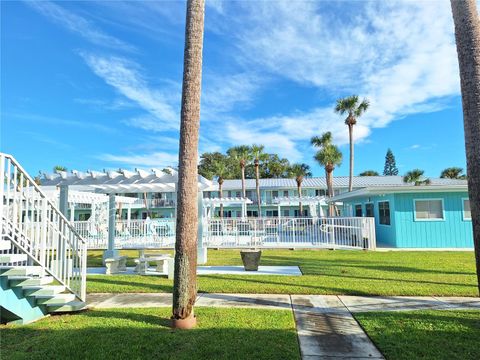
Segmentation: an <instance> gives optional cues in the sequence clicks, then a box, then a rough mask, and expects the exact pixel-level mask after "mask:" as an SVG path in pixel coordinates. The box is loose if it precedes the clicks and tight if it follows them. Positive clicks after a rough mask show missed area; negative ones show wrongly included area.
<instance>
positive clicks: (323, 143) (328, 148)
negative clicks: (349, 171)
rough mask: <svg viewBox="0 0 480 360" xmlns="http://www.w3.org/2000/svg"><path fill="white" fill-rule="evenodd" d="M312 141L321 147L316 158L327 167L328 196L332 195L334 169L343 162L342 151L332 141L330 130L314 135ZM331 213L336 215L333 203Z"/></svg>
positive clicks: (330, 208)
mask: <svg viewBox="0 0 480 360" xmlns="http://www.w3.org/2000/svg"><path fill="white" fill-rule="evenodd" d="M311 143H312V145H313V146H315V147H318V148H319V149H320V150H318V151H317V153H316V154H315V156H314V159H315V160H317V162H318V163H319V164H320V165H321V166H323V167H324V168H325V176H326V180H327V189H328V196H329V197H332V196H333V170H335V166H340V165H341V164H342V152H341V151H340V150H339V149H338V147H337V146H336V145H334V144H333V143H332V133H331V132H330V131H328V132H326V133H324V134H323V135H322V136H321V137H318V136H314V137H312V139H311ZM329 215H330V216H334V208H333V206H332V205H330V206H329Z"/></svg>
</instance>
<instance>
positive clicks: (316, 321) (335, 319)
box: [87, 293, 480, 360]
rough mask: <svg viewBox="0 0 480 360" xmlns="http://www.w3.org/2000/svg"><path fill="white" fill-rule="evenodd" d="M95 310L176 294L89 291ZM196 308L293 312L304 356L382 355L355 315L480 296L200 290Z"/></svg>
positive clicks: (465, 304) (460, 305) (467, 301)
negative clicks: (298, 293)
mask: <svg viewBox="0 0 480 360" xmlns="http://www.w3.org/2000/svg"><path fill="white" fill-rule="evenodd" d="M87 304H88V307H90V308H115V307H170V306H171V304H172V295H171V294H165V293H153V294H149V293H146V294H90V295H88V297H87ZM196 306H209V307H250V308H262V309H275V310H290V311H293V314H294V317H295V323H296V326H297V334H298V339H299V343H300V351H301V354H302V359H304V360H314V359H383V356H382V354H381V353H380V351H378V349H377V348H376V347H375V345H374V344H373V343H372V341H371V340H370V338H369V337H368V336H367V335H366V334H365V332H364V331H363V329H362V328H361V327H360V325H359V324H358V323H357V321H356V320H355V318H354V317H353V315H352V313H356V312H366V311H405V310H433V309H436V310H448V309H478V310H480V298H474V297H469V298H467V297H432V296H421V297H418V296H416V297H414V296H391V297H380V296H378V297H368V296H343V295H339V296H337V295H268V294H207V293H201V294H198V297H197V302H196Z"/></svg>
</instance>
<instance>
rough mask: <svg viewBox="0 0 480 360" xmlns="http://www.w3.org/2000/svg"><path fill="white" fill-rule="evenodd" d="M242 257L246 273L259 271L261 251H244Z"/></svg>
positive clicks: (241, 252) (241, 253)
mask: <svg viewBox="0 0 480 360" xmlns="http://www.w3.org/2000/svg"><path fill="white" fill-rule="evenodd" d="M240 255H241V256H242V262H243V267H244V268H245V271H258V265H259V264H260V257H261V256H262V251H261V250H242V251H240Z"/></svg>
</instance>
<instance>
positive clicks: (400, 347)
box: [355, 310, 480, 360]
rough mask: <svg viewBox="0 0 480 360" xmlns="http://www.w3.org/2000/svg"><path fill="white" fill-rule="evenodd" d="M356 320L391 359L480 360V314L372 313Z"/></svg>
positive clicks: (448, 312) (454, 312)
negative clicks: (479, 359)
mask: <svg viewBox="0 0 480 360" xmlns="http://www.w3.org/2000/svg"><path fill="white" fill-rule="evenodd" d="M355 318H356V319H357V320H358V321H359V322H360V324H361V325H362V327H363V328H364V329H365V330H366V332H367V333H368V335H369V336H370V338H371V339H372V340H373V341H374V342H375V344H376V345H377V347H378V348H379V349H380V351H381V352H382V353H383V354H384V355H385V357H386V358H387V359H391V360H403V359H405V360H411V359H425V360H426V359H432V360H433V359H435V360H438V359H445V360H453V359H459V360H468V359H472V360H473V359H478V358H479V342H478V339H479V338H480V311H475V310H471V311H454V310H429V311H409V312H372V313H361V314H355Z"/></svg>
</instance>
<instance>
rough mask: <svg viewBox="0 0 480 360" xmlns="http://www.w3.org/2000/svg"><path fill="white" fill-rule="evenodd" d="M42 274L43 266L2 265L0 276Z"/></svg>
mask: <svg viewBox="0 0 480 360" xmlns="http://www.w3.org/2000/svg"><path fill="white" fill-rule="evenodd" d="M40 274H42V267H41V266H0V276H29V275H40Z"/></svg>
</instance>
